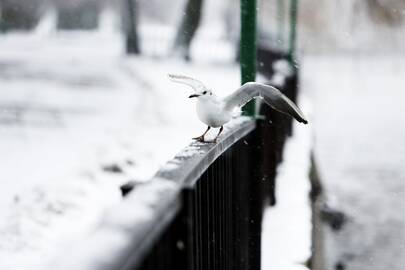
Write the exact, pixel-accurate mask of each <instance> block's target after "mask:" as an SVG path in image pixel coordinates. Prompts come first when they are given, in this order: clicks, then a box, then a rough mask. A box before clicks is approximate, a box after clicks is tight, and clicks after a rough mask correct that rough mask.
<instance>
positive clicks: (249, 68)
mask: <svg viewBox="0 0 405 270" xmlns="http://www.w3.org/2000/svg"><path fill="white" fill-rule="evenodd" d="M240 12H241V37H240V66H241V80H242V84H244V83H246V82H251V81H255V80H256V0H241V1H240ZM243 112H244V114H245V115H248V116H254V115H255V102H254V100H252V101H251V102H249V103H248V104H246V105H245V106H244V107H243Z"/></svg>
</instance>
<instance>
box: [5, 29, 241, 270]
mask: <svg viewBox="0 0 405 270" xmlns="http://www.w3.org/2000/svg"><path fill="white" fill-rule="evenodd" d="M0 38H1V40H0V164H1V170H0V182H1V183H2V189H1V191H0V269H2V270H9V269H10V270H11V269H12V270H20V269H24V270H26V269H41V265H42V264H43V263H44V262H46V261H47V260H49V259H51V257H52V256H53V255H54V254H56V253H58V252H59V251H60V250H63V248H64V246H65V245H67V244H68V243H69V242H70V241H71V240H73V239H75V238H80V237H83V236H84V235H85V234H86V232H88V231H89V230H92V228H94V226H97V222H98V220H99V218H100V216H101V215H102V214H103V212H104V211H105V209H106V208H108V207H110V206H112V205H114V204H116V203H118V202H119V201H120V200H121V197H120V192H119V186H120V185H121V184H122V183H124V182H127V181H129V180H134V181H138V182H142V181H146V180H147V179H149V178H150V177H151V176H152V175H153V174H154V173H155V171H156V170H157V169H158V168H159V167H160V166H161V165H163V164H164V163H165V162H166V161H167V160H168V159H170V158H172V157H173V156H174V155H175V154H176V153H177V152H178V151H179V149H182V148H183V147H184V146H185V145H187V144H188V142H189V141H190V138H191V137H193V136H195V135H197V134H199V133H200V132H201V131H203V130H204V126H203V125H202V124H201V123H200V122H199V121H198V120H197V118H196V115H195V108H194V103H193V102H192V101H190V100H189V99H187V96H188V95H189V94H190V90H189V89H188V88H186V87H182V86H179V85H176V84H172V83H170V82H169V81H168V79H167V73H169V72H177V73H184V74H189V75H194V76H195V77H198V78H200V79H201V80H203V81H206V82H207V84H208V85H209V86H211V87H212V88H213V89H218V91H217V92H218V93H219V94H221V93H222V94H223V93H226V92H229V90H232V89H234V88H236V87H237V86H238V84H239V71H238V68H237V66H236V65H235V64H233V63H230V62H217V63H216V64H215V65H213V64H212V63H209V61H205V62H204V63H200V64H193V65H190V64H185V63H183V62H178V61H176V60H170V59H169V60H162V59H160V60H159V59H148V58H141V57H138V58H126V57H124V56H123V55H121V51H122V50H121V42H120V41H121V37H120V36H118V35H102V34H98V33H94V34H91V33H80V32H72V33H63V34H58V33H55V34H54V35H53V36H51V37H40V36H35V35H26V34H12V35H4V36H1V37H0ZM214 133H215V131H214ZM111 165H118V166H119V168H120V169H121V170H122V172H121V173H113V172H110V171H106V170H103V167H108V166H110V167H111Z"/></svg>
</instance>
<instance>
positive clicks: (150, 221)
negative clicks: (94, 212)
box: [57, 53, 297, 270]
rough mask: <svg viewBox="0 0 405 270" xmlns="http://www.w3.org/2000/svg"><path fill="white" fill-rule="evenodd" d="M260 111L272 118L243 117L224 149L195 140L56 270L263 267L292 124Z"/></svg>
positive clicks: (289, 83) (291, 88)
mask: <svg viewBox="0 0 405 270" xmlns="http://www.w3.org/2000/svg"><path fill="white" fill-rule="evenodd" d="M259 57H263V56H260V53H259ZM273 60H274V59H271V58H268V56H267V58H266V57H263V58H262V59H261V61H271V62H273ZM273 73H274V71H270V73H269V74H266V75H267V76H269V77H271V76H272V75H273ZM296 83H297V77H296V75H293V76H290V77H288V78H286V80H285V84H284V85H283V86H282V88H283V89H282V90H283V91H284V92H285V93H286V94H287V95H288V96H290V97H291V98H292V99H294V100H295V95H296V90H297V84H296ZM260 111H261V114H263V115H264V116H265V120H253V119H251V118H247V117H242V118H238V119H236V120H234V121H232V122H231V123H230V124H228V125H227V126H226V129H225V131H224V133H223V135H222V136H221V139H220V141H219V142H218V143H217V144H202V143H197V142H193V143H191V144H190V145H189V146H188V147H187V148H185V149H184V150H183V151H181V152H180V153H179V154H178V155H177V156H176V157H174V159H172V160H171V161H169V162H168V163H167V164H166V166H164V167H163V168H162V169H161V170H160V171H159V172H158V173H157V174H156V175H155V177H154V178H153V179H151V180H150V181H149V182H147V183H145V184H142V185H140V186H136V187H135V188H134V190H133V191H132V192H130V193H129V194H128V196H127V197H126V198H125V199H124V201H123V202H122V203H121V204H120V205H117V207H116V208H114V209H112V210H111V211H110V212H109V213H108V214H107V215H106V217H105V219H104V222H103V223H102V225H101V226H100V227H99V228H98V230H97V231H96V232H94V233H93V234H92V235H90V236H89V238H88V239H87V241H85V242H84V243H82V244H81V245H80V247H75V250H74V252H72V253H69V257H68V258H67V259H66V260H65V261H63V262H62V263H61V262H60V261H58V264H57V265H58V268H57V269H75V270H81V269H86V270H87V269H88V270H93V269H94V270H95V269H97V270H159V269H176V270H182V269H187V270H213V269H214V270H216V269H218V270H224V269H232V270H234V269H236V270H238V269H240V270H242V269H243V270H247V269H260V260H261V258H260V257H261V251H260V246H261V222H262V214H263V209H264V207H265V206H266V205H268V204H270V205H272V204H275V201H276V199H275V193H274V190H275V175H276V167H277V164H278V163H279V162H280V161H281V160H282V156H281V154H282V148H283V145H284V142H285V139H286V137H287V136H288V134H290V133H291V119H289V118H288V117H286V116H284V115H281V114H280V113H275V112H274V111H273V110H272V109H269V108H268V107H267V106H263V107H262V108H261V110H260Z"/></svg>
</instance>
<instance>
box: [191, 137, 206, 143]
mask: <svg viewBox="0 0 405 270" xmlns="http://www.w3.org/2000/svg"><path fill="white" fill-rule="evenodd" d="M193 140H196V141H198V142H205V140H204V136H199V137H195V138H193Z"/></svg>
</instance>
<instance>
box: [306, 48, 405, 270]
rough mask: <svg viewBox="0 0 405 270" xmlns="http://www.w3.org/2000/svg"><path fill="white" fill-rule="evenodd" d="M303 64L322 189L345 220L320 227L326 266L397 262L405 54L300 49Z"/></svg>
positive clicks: (403, 189)
mask: <svg viewBox="0 0 405 270" xmlns="http://www.w3.org/2000/svg"><path fill="white" fill-rule="evenodd" d="M302 63H303V65H302V71H303V73H302V87H303V90H304V92H305V93H306V94H308V95H309V96H310V98H311V100H312V101H313V104H314V119H313V126H314V128H315V132H314V134H315V154H316V158H317V161H318V169H319V171H320V176H321V180H322V181H323V185H324V188H325V194H326V196H327V199H328V203H329V205H330V206H331V207H334V208H336V209H337V210H340V211H343V213H345V214H346V216H347V220H348V221H347V223H346V224H345V225H344V226H343V228H342V229H341V230H340V231H333V230H330V229H328V230H327V232H328V233H327V234H326V237H325V239H324V240H325V243H326V255H327V257H326V260H327V264H328V265H327V268H326V269H348V270H350V269H355V270H362V269H375V270H383V269H393V270H394V269H395V270H396V269H398V270H400V269H404V265H405V257H404V256H403V254H404V252H405V217H404V214H403V213H404V211H405V201H404V195H405V181H404V180H405V166H404V162H405V144H404V143H403V140H404V138H405V122H404V117H405V110H404V108H405V107H404V100H405V91H404V78H405V65H404V56H403V55H402V54H398V55H396V54H391V55H390V54H385V55H375V54H370V55H362V56H356V55H346V56H343V55H336V56H328V57H326V56H322V57H320V56H309V55H307V56H306V57H304V59H303V61H302ZM338 267H340V268H338ZM342 267H344V268H342Z"/></svg>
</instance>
